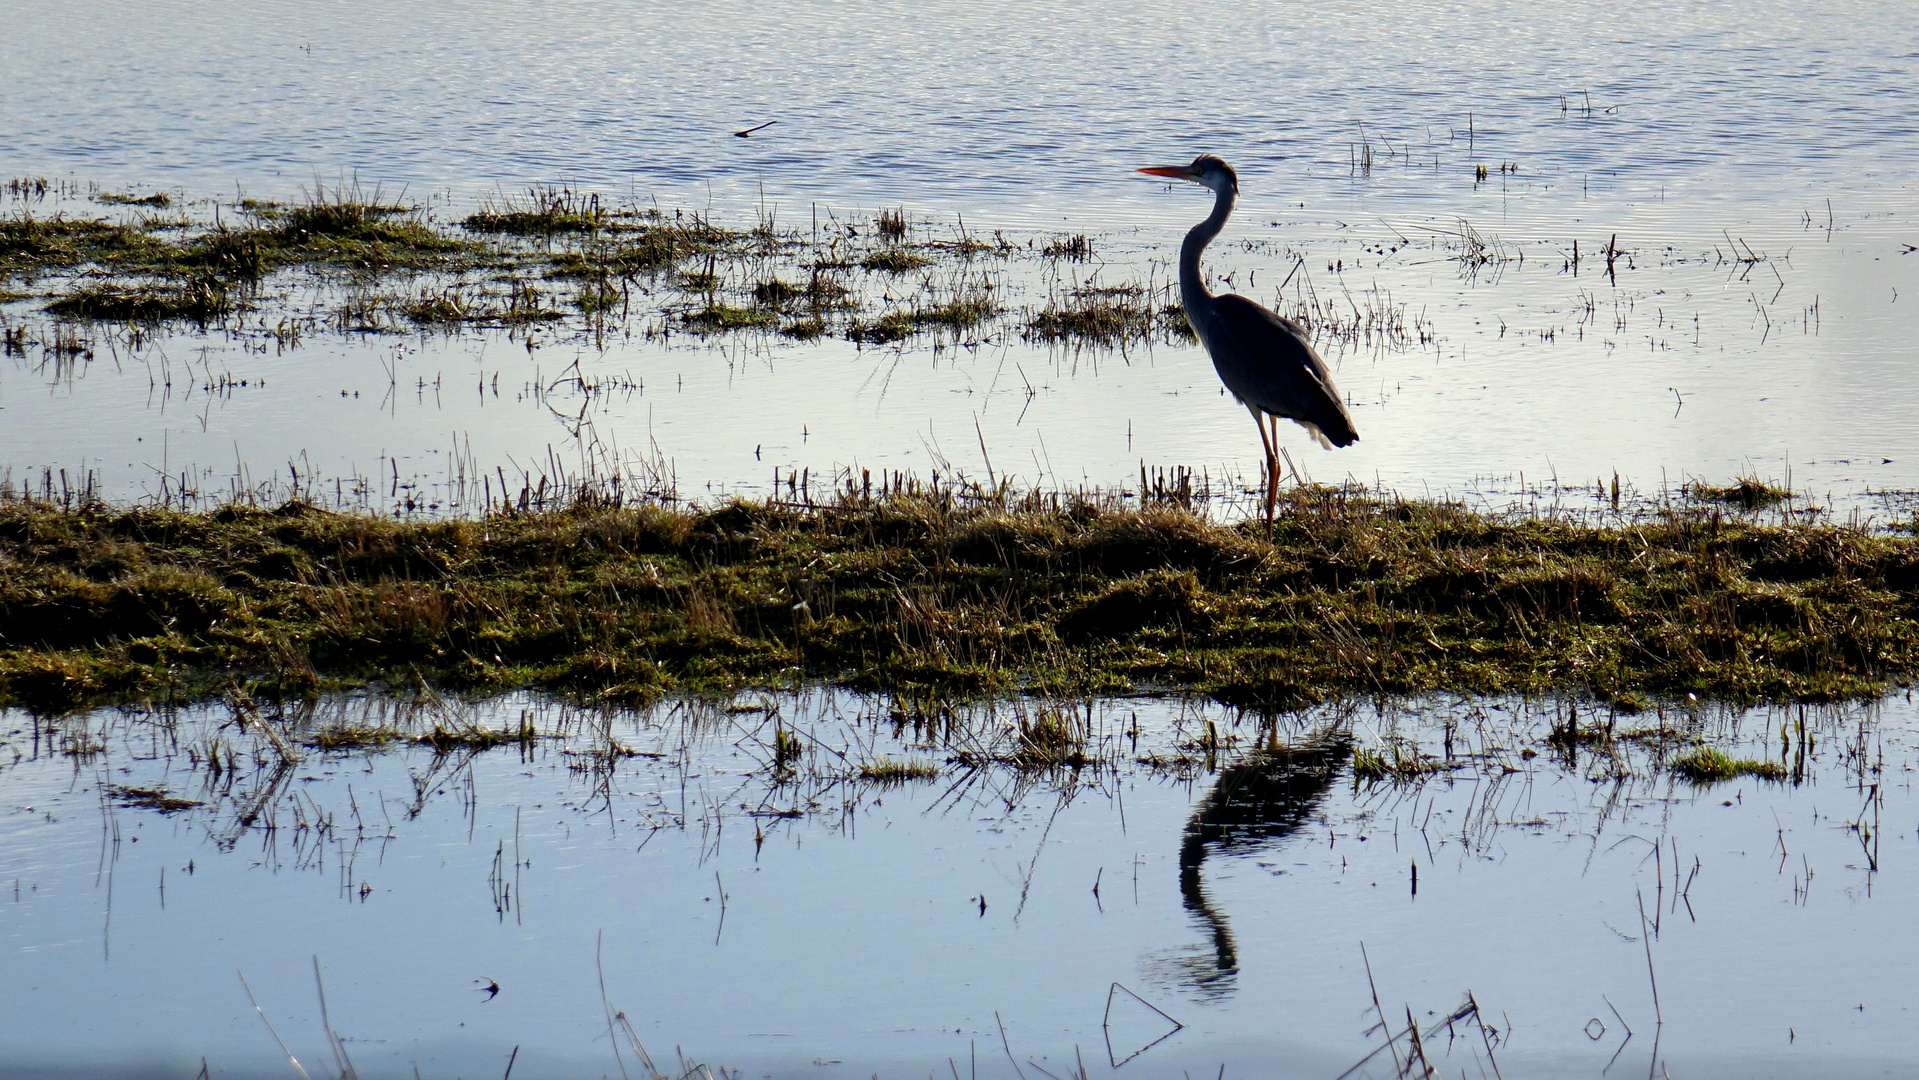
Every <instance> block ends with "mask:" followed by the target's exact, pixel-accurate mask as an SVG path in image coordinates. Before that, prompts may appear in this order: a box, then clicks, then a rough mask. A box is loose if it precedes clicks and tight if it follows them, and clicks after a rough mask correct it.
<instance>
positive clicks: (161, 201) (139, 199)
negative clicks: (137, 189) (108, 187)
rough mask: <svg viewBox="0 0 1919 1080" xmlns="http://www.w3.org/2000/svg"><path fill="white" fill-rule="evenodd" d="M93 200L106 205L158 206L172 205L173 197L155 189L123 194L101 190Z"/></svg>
mask: <svg viewBox="0 0 1919 1080" xmlns="http://www.w3.org/2000/svg"><path fill="white" fill-rule="evenodd" d="M93 201H95V202H99V203H105V204H107V205H108V206H147V207H154V208H160V207H167V206H172V205H173V199H172V198H171V197H169V196H168V195H167V193H166V192H164V191H156V192H154V193H153V194H151V195H123V194H120V193H118V192H112V191H103V192H101V193H100V194H98V195H95V196H94V197H93Z"/></svg>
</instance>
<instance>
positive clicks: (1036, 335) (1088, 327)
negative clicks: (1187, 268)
mask: <svg viewBox="0 0 1919 1080" xmlns="http://www.w3.org/2000/svg"><path fill="white" fill-rule="evenodd" d="M1182 317H1183V312H1182ZM1158 327H1159V323H1158V320H1157V319H1156V318H1155V316H1154V312H1153V307H1152V305H1151V304H1150V303H1148V302H1146V300H1145V299H1144V298H1143V297H1142V295H1141V290H1139V289H1133V288H1113V289H1097V290H1081V291H1079V292H1076V293H1075V294H1074V295H1073V296H1072V297H1071V298H1070V299H1068V300H1067V302H1066V303H1064V304H1060V303H1053V304H1049V305H1048V306H1046V307H1045V308H1043V309H1041V310H1039V311H1037V312H1035V313H1033V314H1032V315H1031V316H1029V317H1028V318H1027V320H1026V328H1025V329H1026V336H1027V338H1028V339H1029V340H1037V341H1048V342H1057V341H1086V342H1092V343H1094V344H1102V345H1117V344H1119V343H1121V342H1125V341H1130V340H1144V339H1148V338H1151V337H1152V336H1154V331H1155V330H1157V329H1158Z"/></svg>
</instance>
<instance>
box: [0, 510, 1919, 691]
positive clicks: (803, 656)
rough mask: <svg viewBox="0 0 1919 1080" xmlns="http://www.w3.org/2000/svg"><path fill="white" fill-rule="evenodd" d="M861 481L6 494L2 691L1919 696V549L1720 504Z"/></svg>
mask: <svg viewBox="0 0 1919 1080" xmlns="http://www.w3.org/2000/svg"><path fill="white" fill-rule="evenodd" d="M965 494H966V493H965V492H962V491H957V490H953V489H931V490H929V489H926V488H917V487H908V488H906V489H905V490H904V491H900V492H893V493H888V494H884V495H880V494H874V493H872V492H870V491H867V490H864V489H859V488H855V489H849V490H847V491H845V492H844V493H843V494H842V495H841V496H840V497H839V498H838V500H837V501H835V502H833V503H830V504H826V505H799V504H794V503H782V502H767V503H749V502H734V503H730V504H727V505H724V506H719V507H715V508H710V509H705V510H687V509H679V508H676V507H673V506H667V505H660V504H653V503H649V504H646V505H639V506H630V505H629V506H619V505H612V504H611V503H610V502H608V501H597V502H596V501H594V500H591V499H582V500H580V501H579V502H577V503H576V504H575V505H573V506H572V507H571V508H569V509H565V510H556V511H547V512H527V513H500V514H494V515H492V516H488V517H485V518H483V519H480V520H469V521H444V520H442V521H414V522H408V521H395V520H388V519H381V518H375V517H369V516H358V515H351V514H337V513H332V512H328V511H324V510H320V509H317V508H314V507H311V506H307V505H304V504H299V503H292V504H288V505H286V506H283V507H281V508H279V509H277V510H262V509H249V508H240V507H230V508H227V509H224V510H220V511H217V512H211V513H185V512H179V511H171V510H163V509H154V508H112V507H104V506H94V507H75V508H62V507H59V506H55V505H50V504H47V503H44V502H38V501H31V500H24V499H13V500H9V501H6V502H4V503H0V570H4V574H0V702H13V703H19V704H24V705H28V706H31V707H33V708H36V709H40V710H44V711H58V710H63V709H70V708H74V707H79V706H82V705H86V704H90V703H103V702H125V701H139V700H182V699H191V698H195V697H201V696H206V695H209V694H212V693H216V692H219V691H220V690H222V689H224V688H226V687H227V686H229V685H230V684H232V683H233V682H235V681H238V682H240V683H242V684H243V685H246V686H247V687H248V688H249V689H250V691H251V692H253V693H256V694H264V695H268V696H306V695H311V694H313V693H317V692H320V691H322V690H325V689H329V688H344V687H353V686H359V685H390V684H393V683H399V682H415V681H418V680H422V679H423V680H426V681H428V682H430V683H434V684H438V685H441V686H447V687H458V688H471V689H475V690H497V689H504V688H510V687H518V686H538V687H545V688H551V689H558V690H563V691H567V692H570V693H575V694H579V695H582V696H585V697H590V698H598V699H602V700H612V701H621V700H624V701H632V700H645V699H649V698H651V697H654V696H657V695H660V694H662V693H666V692H670V691H705V690H720V689H730V688H738V687H743V686H767V687H773V686H785V685H796V684H800V683H805V682H809V681H827V682H833V683H838V684H843V685H847V686H852V687H856V688H863V689H872V690H883V691H888V692H892V693H897V694H904V695H917V696H921V697H924V698H928V699H936V698H964V697H970V696H978V695H984V694H992V693H997V692H1004V691H1013V690H1026V691H1038V692H1041V693H1047V694H1054V693H1059V694H1086V693H1125V692H1132V691H1145V690H1156V689H1165V690H1188V691H1196V692H1200V693H1205V694H1210V695H1213V696H1215V697H1218V698H1219V699H1221V700H1224V701H1228V702H1234V703H1241V704H1253V705H1262V706H1273V707H1294V706H1299V705H1303V704H1307V703H1311V702H1316V701H1321V700H1326V699H1329V698H1332V697H1336V696H1341V695H1352V694H1381V695H1386V694H1409V693H1424V692H1433V691H1458V692H1470V693H1486V694H1534V693H1545V692H1570V693H1573V694H1578V695H1589V696H1590V697H1592V698H1593V699H1595V700H1598V701H1601V702H1605V703H1609V704H1611V705H1613V706H1615V707H1617V708H1619V709H1621V710H1622V711H1628V712H1630V711H1634V710H1635V709H1636V708H1638V707H1640V706H1642V705H1644V704H1645V703H1647V701H1648V699H1649V697H1651V696H1658V695H1684V694H1688V693H1692V694H1698V695H1700V696H1702V697H1709V698H1714V699H1723V700H1732V701H1754V700H1795V699H1796V700H1831V699H1842V698H1852V697H1862V696H1871V695H1875V694H1878V693H1882V692H1883V691H1884V690H1886V689H1888V688H1889V687H1890V686H1892V685H1899V684H1904V683H1906V682H1908V681H1909V680H1911V679H1912V678H1913V677H1914V675H1915V674H1919V541H1915V540H1914V539H1909V538H1905V537H1896V536H1886V535H1878V534H1874V533H1870V532H1867V531H1865V530H1860V529H1852V528H1846V527H1840V526H1814V525H1798V524H1761V523H1759V522H1757V521H1756V520H1753V519H1749V518H1729V517H1727V516H1725V515H1724V514H1723V513H1719V512H1715V511H1711V510H1697V509H1689V510H1674V511H1670V512H1665V513H1661V514H1657V515H1653V516H1650V517H1647V518H1645V519H1643V520H1638V521H1621V522H1619V523H1616V524H1609V525H1602V524H1587V523H1575V522H1568V521H1565V520H1545V519H1539V518H1532V517H1520V516H1511V517H1508V516H1489V515H1483V514H1479V513H1474V512H1472V511H1469V510H1466V509H1464V508H1462V507H1459V506H1456V505H1444V504H1434V503H1418V502H1405V501H1401V500H1396V499H1388V498H1380V497H1376V496H1371V495H1368V494H1365V493H1362V492H1358V491H1349V490H1340V489H1333V488H1326V487H1317V488H1302V489H1297V490H1294V491H1292V492H1290V493H1288V494H1287V496H1286V501H1285V504H1284V506H1283V508H1282V509H1283V514H1282V517H1281V520H1280V521H1279V524H1278V526H1277V528H1276V529H1275V530H1274V532H1273V534H1272V536H1271V538H1270V539H1269V538H1268V537H1267V536H1266V535H1265V534H1264V531H1263V529H1261V528H1259V527H1256V526H1247V525H1232V526H1228V525H1221V524H1217V523H1214V522H1211V521H1209V520H1206V519H1204V518H1202V517H1200V516H1197V515H1195V514H1193V513H1191V512H1190V511H1189V510H1187V509H1185V508H1182V507H1181V506H1179V505H1151V506H1147V507H1145V508H1140V507H1139V506H1138V505H1137V504H1126V505H1121V504H1120V503H1119V502H1118V501H1116V500H1115V501H1107V502H1100V501H1094V500H1084V499H1069V498H1065V497H1047V498H1040V497H1037V496H1033V497H1027V498H1024V499H1018V498H1004V497H1003V498H998V499H994V498H982V497H973V498H967V497H965Z"/></svg>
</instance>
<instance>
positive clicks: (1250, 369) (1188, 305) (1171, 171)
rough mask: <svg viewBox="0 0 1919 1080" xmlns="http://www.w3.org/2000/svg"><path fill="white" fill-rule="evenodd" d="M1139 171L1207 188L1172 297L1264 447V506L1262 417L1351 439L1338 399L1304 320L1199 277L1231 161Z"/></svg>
mask: <svg viewBox="0 0 1919 1080" xmlns="http://www.w3.org/2000/svg"><path fill="white" fill-rule="evenodd" d="M1140 171H1141V172H1146V173H1150V174H1152V175H1154V176H1165V177H1171V178H1175V179H1180V180H1190V181H1192V182H1194V183H1196V184H1199V185H1201V186H1203V187H1207V188H1210V189H1212V191H1213V194H1214V196H1215V201H1214V203H1213V212H1212V213H1211V214H1209V215H1207V217H1206V220H1204V221H1202V222H1200V223H1199V224H1198V225H1195V226H1193V228H1192V231H1190V232H1188V233H1187V234H1186V241H1185V243H1183V244H1181V245H1180V249H1179V297H1180V304H1181V306H1182V307H1184V308H1185V309H1186V320H1187V321H1188V322H1190V323H1192V325H1193V332H1194V333H1195V334H1197V335H1199V340H1200V343H1201V344H1202V345H1204V346H1206V351H1207V352H1208V353H1209V354H1211V356H1212V358H1213V369H1214V370H1215V371H1217V372H1218V373H1219V381H1220V382H1222V383H1224V384H1225V385H1226V389H1227V390H1230V391H1231V392H1232V394H1233V396H1234V397H1236V398H1238V399H1239V400H1240V402H1242V403H1243V404H1244V405H1245V406H1246V408H1247V409H1248V410H1250V411H1251V412H1252V414H1253V422H1254V423H1256V424H1258V425H1259V436H1260V442H1262V443H1263V444H1264V445H1265V448H1266V475H1267V490H1266V506H1267V513H1268V515H1269V516H1270V515H1271V513H1272V506H1273V502H1274V500H1275V499H1276V497H1277V491H1278V483H1279V458H1278V453H1279V446H1278V441H1277V440H1278V432H1277V431H1269V430H1268V428H1269V425H1268V422H1267V417H1278V418H1284V419H1287V420H1291V421H1293V422H1294V423H1296V424H1298V425H1300V426H1301V427H1303V428H1305V429H1306V430H1307V432H1309V433H1310V434H1311V435H1312V436H1313V438H1314V439H1315V440H1316V441H1318V442H1319V444H1320V445H1322V446H1324V447H1326V448H1327V449H1331V448H1333V447H1335V446H1350V445H1352V444H1353V443H1354V442H1357V441H1358V440H1359V432H1358V431H1356V430H1355V429H1354V428H1353V418H1352V415H1351V414H1350V413H1348V412H1347V411H1346V406H1345V404H1344V403H1343V402H1342V401H1341V400H1340V396H1339V388H1338V387H1337V386H1336V385H1334V383H1333V375H1332V372H1331V371H1329V370H1328V369H1327V367H1326V361H1325V360H1323V359H1321V358H1320V355H1319V353H1318V351H1316V350H1315V349H1314V348H1313V346H1312V343H1311V342H1309V341H1308V340H1307V339H1306V331H1305V328H1304V327H1302V326H1300V325H1299V324H1298V323H1296V322H1294V321H1292V320H1291V319H1288V318H1286V317H1285V316H1283V315H1279V314H1277V313H1275V312H1273V311H1271V310H1269V309H1267V308H1265V307H1262V306H1260V305H1259V304H1257V303H1255V302H1254V301H1252V300H1248V299H1247V298H1246V297H1244V296H1239V295H1236V294H1233V293H1228V294H1226V295H1224V296H1214V295H1213V294H1212V293H1211V292H1209V291H1208V290H1207V288H1206V283H1205V282H1204V281H1203V280H1202V279H1201V278H1200V273H1199V257H1200V253H1201V252H1203V251H1205V250H1206V245H1207V244H1209V243H1211V242H1212V240H1213V238H1214V237H1216V236H1218V235H1219V233H1220V230H1221V229H1223V228H1225V227H1226V219H1227V218H1228V217H1230V216H1231V215H1232V212H1233V203H1234V202H1235V201H1236V199H1237V197H1238V194H1239V179H1238V177H1237V176H1235V175H1234V173H1233V170H1232V167H1231V166H1229V165H1227V164H1226V163H1225V162H1224V161H1221V160H1220V159H1219V158H1216V157H1214V156H1212V155H1210V154H1203V155H1201V156H1200V157H1198V158H1196V159H1194V161H1193V163H1192V164H1191V165H1164V166H1155V167H1153V168H1150V169H1142V170H1140Z"/></svg>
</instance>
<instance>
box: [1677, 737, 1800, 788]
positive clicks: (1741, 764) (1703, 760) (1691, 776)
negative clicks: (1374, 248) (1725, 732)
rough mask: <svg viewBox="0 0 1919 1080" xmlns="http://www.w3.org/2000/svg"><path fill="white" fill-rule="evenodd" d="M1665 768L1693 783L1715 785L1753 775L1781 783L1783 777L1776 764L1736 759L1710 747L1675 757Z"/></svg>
mask: <svg viewBox="0 0 1919 1080" xmlns="http://www.w3.org/2000/svg"><path fill="white" fill-rule="evenodd" d="M1666 767H1667V768H1668V769H1671V770H1672V771H1673V772H1674V773H1676V774H1678V775H1679V776H1683V777H1685V778H1686V779H1687V780H1690V781H1692V782H1693V783H1695V784H1716V783H1718V782H1719V781H1721V780H1731V779H1733V778H1735V777H1740V776H1754V777H1758V778H1759V779H1761V780H1783V779H1785V777H1786V767H1785V766H1784V765H1781V764H1779V763H1778V762H1776V761H1761V760H1759V759H1757V758H1736V757H1732V756H1731V755H1729V754H1727V753H1726V752H1725V751H1723V750H1720V749H1717V748H1716V747H1711V746H1701V747H1697V748H1695V749H1692V750H1688V751H1686V752H1685V753H1683V754H1679V755H1677V756H1675V757H1673V758H1672V759H1671V760H1669V761H1667V762H1666Z"/></svg>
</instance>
